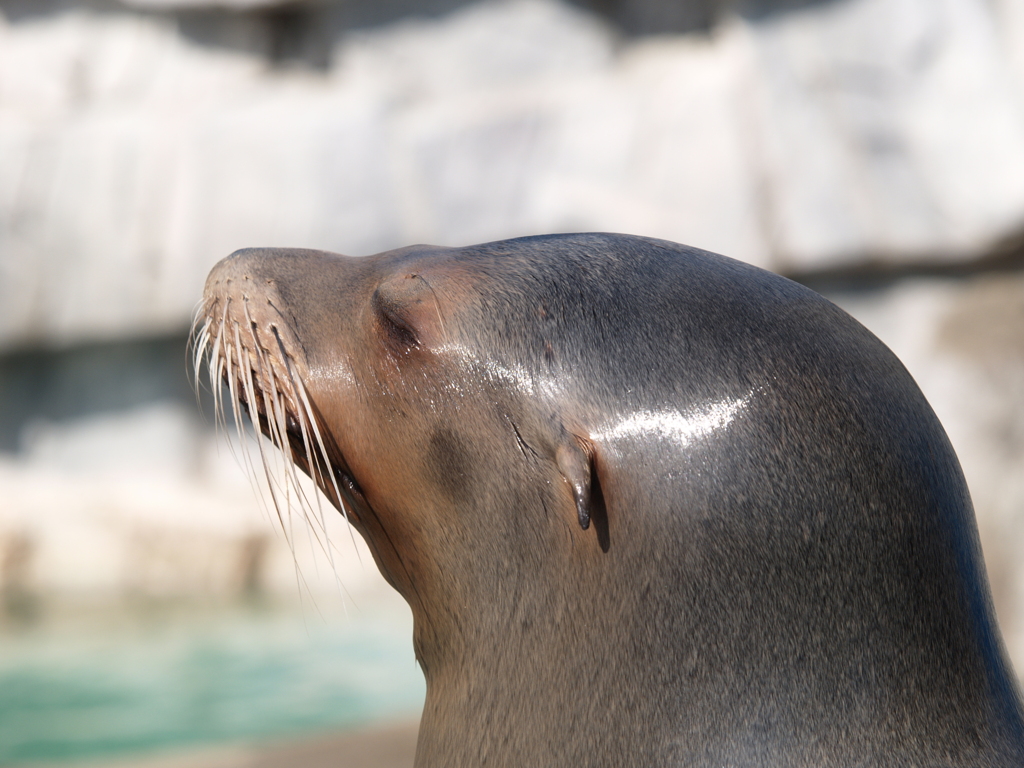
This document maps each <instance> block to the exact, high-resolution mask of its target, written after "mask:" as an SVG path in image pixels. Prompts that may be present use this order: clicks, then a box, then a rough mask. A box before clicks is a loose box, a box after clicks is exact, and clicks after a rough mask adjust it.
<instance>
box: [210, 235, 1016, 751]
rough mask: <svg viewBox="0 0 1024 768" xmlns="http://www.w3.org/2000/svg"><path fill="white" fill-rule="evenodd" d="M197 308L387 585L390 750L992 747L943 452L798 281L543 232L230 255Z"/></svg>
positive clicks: (868, 347) (964, 496)
mask: <svg viewBox="0 0 1024 768" xmlns="http://www.w3.org/2000/svg"><path fill="white" fill-rule="evenodd" d="M203 313H204V314H203V317H204V318H205V319H206V325H205V326H204V329H203V331H202V333H201V335H200V340H199V352H200V354H202V352H203V350H204V349H209V350H211V361H210V365H211V371H212V374H213V376H214V377H215V378H223V379H224V380H225V381H226V382H227V383H228V385H229V386H230V388H231V392H232V400H234V401H236V402H239V403H241V405H242V407H244V408H246V409H247V410H248V412H249V413H250V414H251V415H252V417H253V418H254V419H255V420H256V421H257V422H258V424H259V425H260V428H261V430H262V431H263V432H264V433H265V434H267V435H268V436H270V437H271V439H272V440H273V441H274V442H275V443H277V444H278V445H279V446H284V451H285V452H286V454H287V455H288V457H289V458H290V459H291V460H292V461H293V462H294V463H295V464H296V465H298V466H299V467H300V468H301V469H303V470H304V471H306V472H307V473H308V474H310V475H311V476H312V477H313V478H314V479H315V481H316V482H317V485H318V486H319V487H320V489H321V490H322V491H323V493H324V494H325V495H326V496H327V497H328V498H329V499H330V500H331V501H332V502H333V504H334V505H335V506H336V507H338V508H339V509H342V510H344V511H345V512H346V514H347V515H348V516H349V519H350V520H351V522H352V524H353V525H354V526H355V527H356V529H357V530H358V531H359V532H360V533H361V534H362V535H363V536H364V537H365V539H366V541H367V543H368V544H369V546H370V548H371V550H372V552H373V556H374V558H375V560H376V562H377V564H378V566H379V567H380V570H381V572H382V573H383V574H384V575H385V577H386V578H387V579H388V581H389V582H390V583H391V584H392V585H393V586H394V587H395V588H396V589H397V590H398V591H399V592H400V593H401V594H402V595H403V596H404V597H405V598H406V600H407V601H408V602H409V604H410V606H411V607H412V612H413V617H414V625H415V630H414V644H415V649H416V656H417V659H418V660H419V663H420V665H421V667H422V669H423V673H424V675H425V677H426V681H427V696H426V702H425V705H424V710H423V718H422V724H421V730H420V735H419V742H418V746H417V754H416V765H417V766H420V768H424V767H426V766H465V767H467V768H468V767H471V766H483V765H487V766H509V767H510V768H513V767H514V768H522V766H573V767H574V768H575V767H576V766H644V767H645V768H646V767H652V766H680V765H685V766H716V767H717V766H772V767H773V768H781V767H783V766H808V767H809V766H816V767H820V766H843V767H846V766H852V765H864V766H911V765H915V766H933V767H934V766H989V767H991V766H1021V765H1024V707H1022V700H1021V695H1020V691H1019V688H1018V685H1017V682H1016V680H1015V678H1014V676H1013V674H1012V670H1011V668H1010V665H1009V662H1008V661H1007V656H1006V654H1005V651H1004V649H1003V647H1002V641H1001V638H1000V635H999V632H998V629H997V626H996V623H995V620H994V617H993V612H992V607H991V601H990V597H989V592H988V587H987V584H986V580H985V575H984V572H983V566H982V559H981V554H980V549H979V545H978V536H977V531H976V527H975V522H974V517H973V512H972V508H971V502H970V498H969V496H968V492H967V488H966V486H965V483H964V479H963V475H962V474H961V471H960V467H959V464H958V462H957V459H956V456H955V455H954V453H953V450H952V448H951V446H950V444H949V441H948V440H947V438H946V435H945V433H944V432H943V430H942V427H941V426H940V424H939V422H938V420H937V419H936V417H935V415H934V414H933V412H932V411H931V409H930V407H929V406H928V404H927V402H926V401H925V398H924V397H923V395H922V394H921V392H920V391H919V389H918V388H917V386H916V385H915V383H914V381H913V380H912V378H911V377H910V375H909V374H908V373H907V371H906V370H905V369H904V368H903V366H902V365H901V364H900V362H899V361H898V360H897V359H896V357H895V356H894V355H893V354H892V353H891V352H890V351H889V350H888V349H887V348H886V347H885V346H884V345H883V344H882V343H881V342H879V341H878V340H877V339H876V338H875V337H874V336H872V335H871V334H870V333H869V332H868V331H867V330H865V329H864V328H863V327H862V326H860V325H859V324H858V323H857V322H856V321H854V320H853V319H852V318H850V317H849V316H848V315H846V314H845V313H844V312H842V311H841V310H840V309H838V308H837V307H835V306H834V305H832V304H831V303H829V302H828V301H826V300H825V299H823V298H822V297H820V296H818V295H817V294H815V293H813V292H812V291H810V290H808V289H807V288H804V287H802V286H800V285H798V284H796V283H794V282H791V281H789V280H786V279H784V278H782V277H779V276H777V275H773V274H771V273H768V272H765V271H762V270H760V269H757V268H755V267H752V266H749V265H747V264H743V263H740V262H737V261H733V260H731V259H728V258H725V257H723V256H718V255H715V254H712V253H708V252H705V251H701V250H697V249H694V248H688V247H685V246H681V245H676V244H674V243H669V242H665V241H660V240H653V239H646V238H640V237H628V236H623V235H610V234H582V235H556V236H547V237H528V238H522V239H516V240H509V241H504V242H496V243H488V244H485V245H476V246H471V247H466V248H439V247H432V246H413V247H409V248H405V249H402V250H397V251H391V252H388V253H382V254H378V255H376V256H370V257H364V258H348V257H344V256H339V255H335V254H328V253H321V252H315V251H306V250H282V249H252V250H244V251H239V252H237V253H235V254H233V255H232V256H230V257H229V258H227V259H226V260H224V261H223V262H221V263H220V264H219V265H218V266H216V267H215V268H214V270H213V272H212V273H211V274H210V277H209V279H208V282H207V285H206V291H205V304H204V309H203Z"/></svg>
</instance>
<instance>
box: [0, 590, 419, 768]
mask: <svg viewBox="0 0 1024 768" xmlns="http://www.w3.org/2000/svg"><path fill="white" fill-rule="evenodd" d="M322 613H323V615H321V613H318V612H317V611H315V610H312V609H310V608H309V607H308V606H307V608H306V610H305V611H299V610H297V609H296V608H294V607H276V608H268V607H263V608H252V607H249V608H244V607H240V606H235V607H231V608H224V607H222V608H219V609H216V610H211V609H208V608H207V609H202V610H200V609H180V608H178V609H174V610H170V609H160V610H153V609H150V608H147V609H145V610H131V611H120V612H107V613H104V614H102V615H99V616H96V615H91V616H85V617H81V616H79V617H77V618H74V619H61V620H47V621H41V622H37V623H36V624H35V625H32V626H26V627H22V628H20V629H7V630H6V631H4V630H0V765H13V764H21V763H31V762H34V761H48V762H54V761H64V760H80V759H97V758H102V757H106V756H114V755H118V754H127V753H141V752H149V751H159V750H161V749H167V748H181V747H186V746H191V745H199V744H216V743H225V742H244V741H253V740H259V739H270V738H274V737H282V736H292V735H295V734H299V733H303V732H313V731H318V730H324V729H333V728H339V727H344V726H349V725H357V724H359V723H363V722H367V721H371V720H379V719H383V718H393V717H413V716H415V715H417V714H418V713H419V711H420V709H421V707H422V704H423V696H424V684H423V678H422V675H421V673H420V671H419V669H418V668H417V666H416V664H415V661H414V658H413V652H412V641H411V636H412V620H411V618H410V617H409V615H408V610H407V609H405V608H404V606H401V607H398V608H396V607H394V606H390V605H389V606H386V607H380V608H372V607H371V608H370V609H367V608H366V607H364V608H363V610H355V609H352V608H350V609H349V616H348V617H345V616H344V615H343V614H342V613H341V612H340V609H339V610H337V611H333V612H332V614H327V613H326V612H322Z"/></svg>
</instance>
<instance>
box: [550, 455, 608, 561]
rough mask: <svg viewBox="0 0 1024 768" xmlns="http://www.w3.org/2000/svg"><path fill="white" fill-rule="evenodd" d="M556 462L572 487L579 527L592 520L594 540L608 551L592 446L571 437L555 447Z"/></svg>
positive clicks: (606, 514)
mask: <svg viewBox="0 0 1024 768" xmlns="http://www.w3.org/2000/svg"><path fill="white" fill-rule="evenodd" d="M555 462H556V464H557V465H558V471H559V472H560V473H561V474H562V477H564V478H565V481H566V482H567V483H569V487H570V488H572V497H573V501H575V502H576V516H577V519H578V520H579V523H580V528H582V529H583V530H584V531H585V530H587V529H588V528H589V527H590V524H591V522H593V523H594V529H595V531H596V532H597V542H598V544H599V545H600V546H601V549H602V551H604V552H607V551H608V547H609V544H610V541H609V531H608V511H607V509H606V508H605V503H604V493H603V492H602V489H601V483H600V478H599V477H598V471H597V455H596V451H595V450H594V446H593V445H592V444H591V443H590V441H588V440H584V439H582V438H579V437H570V439H569V440H567V441H565V442H563V443H562V444H561V445H559V446H558V448H557V450H556V451H555Z"/></svg>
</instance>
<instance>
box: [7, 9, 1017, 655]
mask: <svg viewBox="0 0 1024 768" xmlns="http://www.w3.org/2000/svg"><path fill="white" fill-rule="evenodd" d="M588 8H589V10H588ZM595 9H598V10H601V11H602V12H603V15H601V14H598V13H595V12H594V10H595ZM411 10H419V11H421V13H419V15H416V14H412V15H409V12H410V11H411ZM384 22H387V23H384ZM623 30H627V31H634V32H645V33H649V32H658V31H665V30H668V31H670V33H667V34H658V35H642V36H629V35H625V34H623ZM685 30H691V31H689V32H685ZM579 230H605V231H621V232H633V233H637V234H644V235H651V236H657V237H664V238H668V239H671V240H676V241H681V242H686V243H690V244H692V245H696V246H700V247H703V248H707V249H710V250H715V251H719V252H722V253H725V254H727V255H730V256H734V257H737V258H741V259H745V260H747V261H750V262H752V263H755V264H758V265H761V266H764V267H767V268H770V269H773V270H776V271H780V272H782V273H784V274H787V275H789V276H791V277H794V278H796V279H799V280H803V281H805V282H807V283H808V284H810V285H811V286H812V287H815V288H818V289H819V290H822V291H823V292H825V293H826V294H827V295H829V296H830V297H832V298H833V299H834V300H836V301H838V302H839V303H840V304H841V305H842V306H844V307H845V308H846V309H847V310H848V311H850V312H851V313H852V314H854V315H855V316H856V317H858V318H859V319H861V320H862V322H864V323H865V324H866V325H868V327H869V328H871V329H872V330H874V331H875V332H876V333H877V334H878V335H879V336H880V337H881V338H882V339H883V340H884V341H886V342H887V343H888V344H889V345H890V346H892V347H893V349H894V350H895V351H896V352H897V354H899V355H900V357H901V358H902V359H903V360H904V361H905V363H906V364H907V366H908V368H910V370H911V372H912V373H913V374H914V375H915V377H916V378H917V379H918V381H919V382H920V383H921V386H922V388H923V389H924V390H925V393H926V395H927V396H928V397H929V400H930V401H931V402H932V404H933V406H934V407H935V408H936V411H937V412H938V413H939V416H940V418H941V419H942V420H943V423H944V424H945V425H946V427H947V430H948V431H949V433H950V436H951V438H952V440H953V443H954V445H955V447H956V448H957V451H958V454H959V455H960V458H961V461H962V463H963V465H964V469H965V472H966V473H967V476H968V481H969V484H970V486H971V489H972V493H973V495H974V499H975V503H976V506H977V511H978V516H979V522H980V526H981V531H982V538H983V542H984V545H985V550H986V556H987V560H988V566H989V572H990V574H991V577H992V582H993V588H994V592H995V597H996V602H997V608H998V610H999V614H1000V618H1001V621H1002V623H1003V626H1004V629H1005V631H1006V634H1007V639H1008V641H1009V643H1010V645H1011V650H1012V652H1013V654H1014V656H1015V658H1016V663H1017V665H1018V669H1024V556H1022V545H1021V544H1020V542H1022V541H1024V259H1022V252H1024V251H1022V248H1021V244H1022V242H1024V0H832V1H831V2H783V1H782V0H776V1H773V0H760V1H759V2H753V0H748V2H732V3H730V2H725V0H723V1H722V2H717V1H715V0H702V1H701V2H697V0H694V2H691V3H688V4H687V3H666V2H660V1H659V0H619V1H618V2H611V1H609V2H596V0H595V2H594V3H591V4H590V5H589V6H587V5H567V4H563V3H560V2H557V1H556V0H486V1H485V2H481V3H466V2H464V1H460V0H435V1H434V2H430V3H425V4H422V5H415V6H412V7H410V4H409V3H404V4H403V3H402V2H399V1H398V0H395V1H394V2H389V3H370V2H366V3H355V2H350V3H340V2H331V0H320V1H319V2H313V1H312V0H310V1H308V2H293V3H284V4H281V3H276V2H273V0H267V2H263V1H262V0H231V2H228V1H227V0H225V2H222V3H220V4H215V3H209V2H206V0H131V2H129V3H126V4H119V3H116V2H114V0H90V1H88V2H87V1H86V0H82V2H76V1H75V0H47V1H46V2H37V3H31V2H26V1H25V0H20V1H18V2H14V1H12V0H0V496H2V501H0V597H3V599H4V600H5V601H6V603H5V604H7V605H9V606H14V608H16V609H17V610H22V608H24V607H25V606H28V605H30V604H31V600H32V598H31V596H32V595H33V594H36V595H39V594H43V593H46V592H48V591H62V590H63V591H65V592H67V591H75V590H78V591H80V592H90V591H91V592H103V591H107V592H121V593H130V594H143V595H164V594H188V593H194V592H207V593H217V594H240V593H244V592H245V591H246V590H251V589H254V588H263V589H273V590H277V591H279V592H286V591H289V590H291V591H294V590H295V585H296V583H300V584H301V583H303V581H305V584H306V586H307V587H309V588H310V590H311V591H314V592H315V591H317V590H323V589H335V588H336V582H335V579H334V576H333V574H334V572H335V570H336V569H339V570H340V572H341V574H342V578H341V581H342V582H343V583H344V584H345V586H346V587H349V588H351V589H353V590H357V589H359V588H361V587H360V586H359V585H364V586H366V588H367V589H370V588H374V589H375V588H377V587H379V586H380V584H379V582H378V581H375V579H376V576H375V575H374V569H373V566H372V563H370V561H369V558H368V556H366V555H365V553H364V554H363V555H362V563H363V564H365V567H364V565H361V564H359V563H360V561H359V558H358V556H357V555H356V554H355V553H354V552H353V551H352V546H354V545H352V544H351V543H345V542H350V539H349V537H348V535H347V533H346V532H345V531H344V529H343V528H341V527H340V526H337V527H331V526H334V525H335V524H336V521H334V522H332V523H330V524H329V525H328V528H329V533H330V539H331V541H334V542H336V543H337V546H338V547H339V548H342V549H344V548H345V547H348V549H347V550H346V551H345V553H341V552H335V551H334V550H329V552H330V553H331V554H330V556H325V555H323V554H321V558H320V559H317V557H316V556H315V553H316V552H317V551H318V550H321V549H322V546H321V543H320V542H318V541H317V540H316V537H315V536H314V535H313V534H310V533H307V529H306V528H305V527H304V526H303V525H299V524H298V523H296V527H295V528H294V532H296V533H297V534H301V535H294V536H293V537H292V541H293V543H294V546H295V547H297V551H298V552H299V554H298V555H296V556H293V555H292V551H291V549H290V548H289V545H287V544H286V543H285V542H284V540H283V538H282V537H280V536H279V535H277V534H276V533H275V532H274V527H275V525H277V523H276V522H275V521H273V520H272V516H273V513H270V515H268V516H267V517H264V518H261V517H260V516H259V515H258V514H257V513H255V512H254V511H253V502H252V494H251V490H250V489H249V487H248V482H247V481H246V480H245V478H244V476H243V475H242V474H241V473H240V472H239V471H237V469H236V468H235V467H234V466H232V465H231V460H230V456H226V455H225V454H224V452H223V451H222V453H221V454H220V455H218V454H217V452H216V450H215V447H214V443H213V442H212V437H211V432H210V430H209V429H208V428H207V427H203V426H202V425H201V424H200V423H199V421H198V420H197V417H196V414H197V410H196V409H195V408H194V406H193V405H192V404H191V403H189V402H188V394H187V383H186V382H185V372H184V369H185V364H184V351H183V349H182V347H183V345H184V331H185V329H186V327H187V324H188V322H189V318H190V314H191V311H192V309H193V307H194V305H195V302H196V300H197V299H198V297H199V295H200V292H201V288H202V283H203V280H204V278H205V274H206V272H207V270H208V269H209V267H210V266H211V265H212V264H213V262H215V261H216V260H217V259H219V258H221V257H222V256H224V255H226V254H227V253H229V252H231V251H232V250H235V249H236V248H239V247H244V246H249V245H284V246H305V247H315V248H325V249H329V250H336V251H340V252H344V253H349V254H365V253H372V252H375V251H380V250H384V249H388V248H392V247H396V246H399V245H405V244H408V243H411V242H417V241H419V242H423V241H426V242H435V243H439V244H446V245H459V244H466V243H471V242H478V241H484V240H490V239H496V238H501V237H509V236H515V235H522V234H535V233H539V232H554V231H579ZM147 339H150V340H151V341H146V340H147ZM133 345H135V346H134V347H133ZM139 345H141V346H139ZM129 348H131V349H129ZM179 349H182V351H181V353H180V357H178V356H177V355H178V352H176V351H175V350H179ZM133 361H134V362H133ZM179 365H180V367H178V366H179ZM147 371H148V373H147ZM179 371H180V374H179V373H178V372H179ZM104 372H105V373H104ZM312 530H314V531H316V530H317V528H316V527H314V528H313V529H312ZM320 535H321V536H322V535H323V534H322V532H321V534H320ZM303 537H305V538H303ZM296 559H298V560H299V561H300V565H301V569H300V572H299V574H298V575H297V574H296V571H295V568H294V562H295V560H296ZM331 560H333V561H334V564H333V565H331V564H330V561H331ZM374 585H376V586H374ZM18 606H21V608H19V607H18Z"/></svg>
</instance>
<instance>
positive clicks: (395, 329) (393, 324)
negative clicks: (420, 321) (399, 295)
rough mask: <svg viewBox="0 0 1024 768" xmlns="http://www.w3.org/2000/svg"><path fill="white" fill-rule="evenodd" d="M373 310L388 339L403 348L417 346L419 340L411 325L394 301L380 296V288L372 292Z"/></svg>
mask: <svg viewBox="0 0 1024 768" xmlns="http://www.w3.org/2000/svg"><path fill="white" fill-rule="evenodd" d="M371 303H372V305H373V309H374V312H375V313H376V315H377V319H378V320H379V322H380V324H381V328H382V329H383V330H384V332H385V334H387V336H388V339H389V340H390V341H392V342H393V343H395V344H397V345H399V346H400V347H402V348H403V349H409V348H419V346H420V340H419V337H418V336H417V335H416V331H415V329H414V328H413V327H412V325H411V324H410V323H409V322H408V321H407V320H406V319H405V318H404V317H402V314H401V312H400V311H399V309H398V307H396V306H395V305H394V303H392V302H390V301H388V300H387V299H385V298H384V297H383V296H381V293H380V290H376V291H374V292H373V298H372V300H371Z"/></svg>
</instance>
